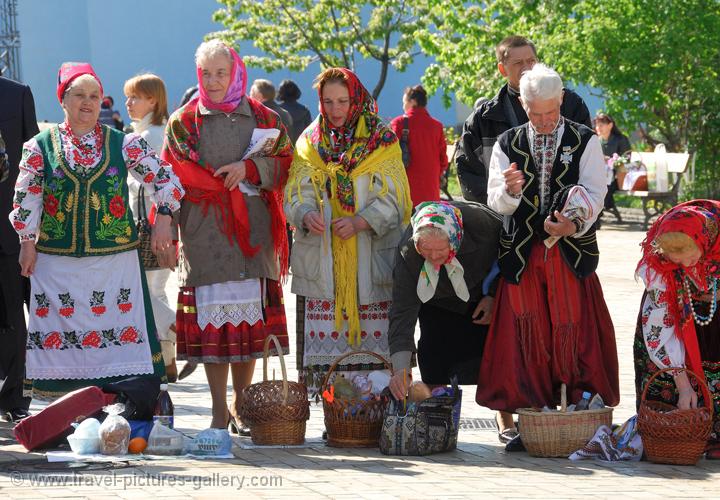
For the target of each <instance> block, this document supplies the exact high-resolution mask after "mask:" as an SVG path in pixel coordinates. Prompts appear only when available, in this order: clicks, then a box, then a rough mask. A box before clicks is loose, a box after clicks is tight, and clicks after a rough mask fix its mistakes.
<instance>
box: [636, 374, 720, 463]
mask: <svg viewBox="0 0 720 500" xmlns="http://www.w3.org/2000/svg"><path fill="white" fill-rule="evenodd" d="M670 371H685V372H687V373H688V374H690V375H692V376H693V378H695V380H697V381H698V382H699V383H698V385H699V386H700V389H701V391H702V393H703V396H704V398H705V405H706V406H704V407H701V408H690V409H687V410H680V409H678V408H677V407H675V406H673V405H670V404H667V403H663V402H660V401H648V400H647V399H646V397H647V392H648V388H649V387H650V384H652V382H653V381H654V380H655V379H656V378H657V377H658V376H659V375H661V374H662V373H665V372H670ZM712 417H713V410H712V397H711V396H710V391H709V390H708V388H707V384H703V383H701V382H700V378H699V377H698V376H697V375H696V374H695V373H694V372H693V371H691V370H688V369H687V368H665V369H662V370H658V371H657V372H655V373H654V374H653V376H652V377H650V380H648V381H647V384H645V388H644V389H643V393H642V397H641V398H640V409H639V410H638V419H637V423H638V432H639V433H640V437H641V438H642V442H643V447H644V449H645V456H646V457H647V459H648V460H650V461H651V462H655V463H659V464H675V465H694V464H696V463H697V461H698V460H700V457H701V456H702V454H703V452H704V451H705V445H706V444H707V440H708V436H709V435H710V430H711V426H712Z"/></svg>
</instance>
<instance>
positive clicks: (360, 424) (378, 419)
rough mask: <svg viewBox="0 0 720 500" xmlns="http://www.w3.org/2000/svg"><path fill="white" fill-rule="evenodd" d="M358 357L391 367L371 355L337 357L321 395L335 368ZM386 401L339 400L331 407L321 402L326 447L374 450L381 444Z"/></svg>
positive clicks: (326, 402) (368, 352)
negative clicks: (347, 360) (365, 357)
mask: <svg viewBox="0 0 720 500" xmlns="http://www.w3.org/2000/svg"><path fill="white" fill-rule="evenodd" d="M358 354H366V355H370V356H375V357H376V358H378V359H379V360H380V361H381V362H382V363H383V364H384V365H385V368H386V369H388V370H390V363H388V362H387V360H386V359H385V358H383V357H382V356H380V355H379V354H376V353H374V352H371V351H357V352H351V353H348V354H345V355H343V356H340V357H339V358H337V359H336V360H335V362H334V363H333V364H332V366H331V367H330V369H329V370H328V372H327V374H326V375H325V380H324V381H323V383H322V387H321V389H320V390H321V391H322V392H325V390H326V389H327V388H328V387H329V386H330V385H332V381H333V380H334V377H333V374H334V373H335V369H336V368H337V366H338V364H340V362H341V361H342V360H344V359H345V358H348V357H350V356H355V355H358ZM387 405H388V400H386V399H380V400H370V401H362V400H354V399H353V400H340V399H334V400H333V402H332V403H328V401H327V400H326V399H325V398H323V413H324V414H325V429H326V430H327V445H328V446H333V447H335V448H375V447H377V446H378V442H379V440H380V430H381V429H382V424H383V419H384V416H385V408H386V407H387Z"/></svg>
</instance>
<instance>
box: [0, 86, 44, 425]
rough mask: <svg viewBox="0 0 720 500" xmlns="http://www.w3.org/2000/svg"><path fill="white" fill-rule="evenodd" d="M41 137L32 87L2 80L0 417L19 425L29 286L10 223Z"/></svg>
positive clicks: (24, 404)
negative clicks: (27, 162)
mask: <svg viewBox="0 0 720 500" xmlns="http://www.w3.org/2000/svg"><path fill="white" fill-rule="evenodd" d="M37 133H38V126H37V121H36V119H35V103H34V101H33V96H32V92H31V91H30V87H28V86H26V85H22V84H20V83H17V82H14V81H12V80H8V79H7V78H3V77H0V135H2V138H3V141H4V142H5V146H6V151H7V156H8V166H9V176H8V178H7V180H6V181H5V182H2V183H0V276H2V278H0V334H1V335H2V347H1V348H0V371H2V373H0V382H1V381H2V379H3V378H4V379H5V380H4V383H3V384H2V386H1V388H0V417H2V418H3V419H4V420H7V421H13V422H14V421H17V420H20V419H22V418H24V417H26V416H27V415H28V408H29V407H30V398H24V397H23V380H24V378H25V341H26V337H27V330H26V326H25V315H24V314H23V300H27V299H28V298H29V293H30V282H29V280H28V279H27V278H23V277H22V276H20V264H19V263H18V257H19V254H20V241H19V240H18V236H17V233H16V232H15V230H14V229H13V227H12V225H11V224H10V220H9V219H8V215H9V214H10V210H11V208H12V200H13V194H14V187H15V180H16V179H17V176H18V173H19V169H18V164H19V163H20V153H21V151H22V145H23V143H24V142H25V141H27V140H28V139H30V138H31V137H33V136H34V135H35V134H37Z"/></svg>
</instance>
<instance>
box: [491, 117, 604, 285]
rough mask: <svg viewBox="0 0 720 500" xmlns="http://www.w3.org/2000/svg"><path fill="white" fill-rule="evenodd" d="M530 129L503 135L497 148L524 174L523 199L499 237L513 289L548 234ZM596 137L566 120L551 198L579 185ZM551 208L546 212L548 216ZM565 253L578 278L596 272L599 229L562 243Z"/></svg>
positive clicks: (502, 268) (504, 268)
mask: <svg viewBox="0 0 720 500" xmlns="http://www.w3.org/2000/svg"><path fill="white" fill-rule="evenodd" d="M528 127H529V124H527V123H526V124H525V125H521V126H519V127H516V128H513V129H510V130H508V131H507V132H504V133H503V134H502V135H500V137H498V144H499V146H500V148H501V149H502V151H503V153H505V154H506V155H507V157H508V158H509V159H510V163H513V162H515V163H517V165H518V170H521V171H523V172H525V185H524V186H523V191H522V199H521V200H520V205H519V206H518V208H517V210H515V213H513V214H512V216H511V217H510V220H509V221H508V220H506V221H505V224H504V226H503V232H502V236H501V237H500V252H499V256H498V264H499V266H500V272H501V274H502V276H503V277H504V278H505V279H506V280H507V281H509V282H510V283H514V284H517V283H519V282H520V277H521V276H522V273H523V271H524V270H525V267H526V266H527V261H528V258H529V256H530V248H531V247H532V244H533V243H534V242H535V241H536V240H537V239H544V238H546V237H547V236H548V234H547V233H546V232H545V230H544V229H543V223H544V221H545V218H546V217H547V213H541V210H540V187H539V182H540V173H539V172H538V170H537V168H536V165H535V161H534V159H533V156H532V154H531V152H530V143H529V139H528ZM593 134H594V133H593V131H592V130H590V129H589V128H588V127H586V126H584V125H580V124H577V123H575V122H571V121H569V120H567V119H565V131H564V133H563V136H562V138H561V139H560V144H559V146H558V149H557V153H556V154H555V162H554V164H553V167H552V173H551V180H550V196H549V199H550V200H552V199H553V196H554V195H555V193H557V192H558V191H559V190H560V189H562V188H563V187H565V186H568V185H571V184H577V183H578V179H579V177H580V157H581V156H582V154H583V152H584V151H585V147H586V146H587V143H588V141H589V140H590V138H591V137H592V136H593ZM549 208H550V207H549V206H548V207H545V210H548V209H549ZM557 245H559V248H560V253H561V254H562V256H563V258H564V260H565V262H567V264H568V265H569V266H570V268H571V269H572V270H573V272H574V273H575V275H576V276H577V277H578V278H584V277H585V276H587V275H589V274H591V273H592V272H593V271H595V269H596V268H597V264H598V259H599V256H600V253H599V251H598V246H597V237H596V233H595V226H593V227H591V228H590V229H589V230H588V231H587V232H586V233H585V234H584V235H583V236H581V237H579V238H573V237H570V236H566V237H563V238H561V239H560V241H558V243H557Z"/></svg>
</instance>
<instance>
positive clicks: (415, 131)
mask: <svg viewBox="0 0 720 500" xmlns="http://www.w3.org/2000/svg"><path fill="white" fill-rule="evenodd" d="M406 115H407V117H408V128H409V129H410V133H409V134H408V143H409V144H410V165H408V167H407V176H408V181H409V182H410V195H411V196H412V201H413V206H417V205H418V204H419V203H422V202H423V201H438V200H440V176H441V175H442V174H443V173H444V172H445V170H446V169H447V167H448V159H447V144H446V142H445V134H444V132H443V126H442V123H440V122H439V121H437V120H436V119H435V118H433V117H431V116H430V114H429V113H428V112H427V109H425V108H422V107H416V108H411V109H409V110H408V112H407V113H406ZM390 126H391V127H392V129H393V131H394V132H395V134H396V135H397V136H398V138H402V130H403V115H400V116H398V117H396V118H394V119H393V121H392V122H391V123H390Z"/></svg>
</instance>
